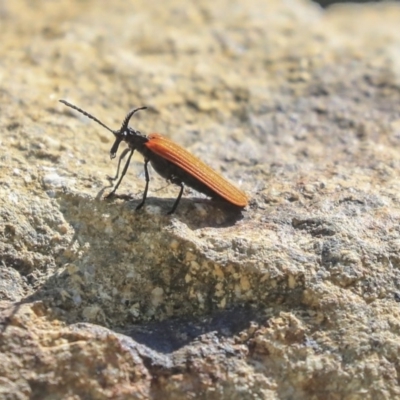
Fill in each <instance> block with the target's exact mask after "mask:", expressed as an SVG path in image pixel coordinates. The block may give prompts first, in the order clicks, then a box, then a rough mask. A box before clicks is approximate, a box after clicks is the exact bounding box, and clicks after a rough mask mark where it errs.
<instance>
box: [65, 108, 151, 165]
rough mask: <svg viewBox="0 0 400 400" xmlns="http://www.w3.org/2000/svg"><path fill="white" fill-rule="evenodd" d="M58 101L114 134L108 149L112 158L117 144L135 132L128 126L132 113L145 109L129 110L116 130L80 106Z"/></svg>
mask: <svg viewBox="0 0 400 400" xmlns="http://www.w3.org/2000/svg"><path fill="white" fill-rule="evenodd" d="M60 102H61V103H63V104H65V105H66V106H68V107H70V108H72V109H74V110H76V111H79V112H80V113H81V114H83V115H85V116H86V117H88V118H90V119H92V120H93V121H96V122H97V123H98V124H100V125H101V126H102V127H103V128H106V129H107V130H108V131H110V132H111V133H112V134H113V135H114V136H115V142H114V144H113V145H112V147H111V150H110V157H111V158H114V157H115V156H116V154H117V151H118V147H119V144H120V143H121V142H122V141H123V140H124V139H125V138H126V137H127V136H128V134H131V135H132V133H136V131H135V130H133V129H132V128H129V121H130V119H131V118H132V115H133V114H135V112H136V111H139V110H145V109H146V108H147V107H139V108H135V109H133V110H131V111H129V113H128V115H127V116H126V117H125V119H124V121H123V122H122V125H121V128H120V129H118V130H112V129H110V128H109V127H108V126H107V125H105V124H103V122H101V121H100V120H99V119H97V118H96V117H94V116H93V115H91V114H89V113H87V112H86V111H84V110H82V109H81V108H79V107H77V106H74V105H73V104H71V103H69V102H68V101H65V100H60Z"/></svg>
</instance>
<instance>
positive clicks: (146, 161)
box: [136, 160, 150, 210]
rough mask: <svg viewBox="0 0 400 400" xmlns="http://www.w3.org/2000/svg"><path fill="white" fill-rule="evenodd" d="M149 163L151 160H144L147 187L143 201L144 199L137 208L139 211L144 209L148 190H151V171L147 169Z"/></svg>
mask: <svg viewBox="0 0 400 400" xmlns="http://www.w3.org/2000/svg"><path fill="white" fill-rule="evenodd" d="M148 163H149V160H144V176H145V178H146V187H145V188H144V193H143V199H142V201H141V203H140V204H139V205H138V206H137V207H136V210H139V209H140V208H142V207H143V205H144V202H145V201H146V197H147V190H148V189H149V182H150V176H149V170H148V169H147V164H148Z"/></svg>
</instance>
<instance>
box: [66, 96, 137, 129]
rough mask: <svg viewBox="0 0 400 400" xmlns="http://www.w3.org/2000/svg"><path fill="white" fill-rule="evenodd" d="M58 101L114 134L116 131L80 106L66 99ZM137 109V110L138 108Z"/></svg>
mask: <svg viewBox="0 0 400 400" xmlns="http://www.w3.org/2000/svg"><path fill="white" fill-rule="evenodd" d="M60 102H61V103H63V104H65V105H66V106H68V107H71V108H73V109H74V110H76V111H79V112H80V113H81V114H83V115H85V116H86V117H88V118H90V119H92V120H93V121H96V122H97V123H98V124H100V125H101V126H102V127H104V128H106V129H107V130H109V131H110V132H111V133H113V134H114V135H115V133H116V132H115V131H113V130H112V129H110V128H109V127H108V126H107V125H105V124H103V123H102V122H101V121H100V120H98V119H97V118H96V117H93V115H91V114H89V113H87V112H86V111H83V110H82V109H81V108H79V107H77V106H74V105H73V104H71V103H68V101H66V100H60ZM138 110H139V109H138ZM135 111H137V110H134V111H133V113H134V112H135ZM133 113H132V114H131V115H130V117H131V116H132V115H133ZM128 115H129V114H128ZM130 117H129V118H130ZM125 121H126V119H125V120H124V124H125ZM128 122H129V119H128V121H126V123H128ZM123 126H124V125H123Z"/></svg>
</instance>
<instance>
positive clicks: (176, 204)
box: [167, 182, 184, 215]
mask: <svg viewBox="0 0 400 400" xmlns="http://www.w3.org/2000/svg"><path fill="white" fill-rule="evenodd" d="M177 185H179V186H180V187H181V190H180V192H179V194H178V197H177V198H176V200H175V203H174V205H173V206H172V208H171V210H169V211H168V212H167V214H168V215H170V214H173V213H174V212H175V210H176V207H178V204H179V202H180V201H181V197H182V193H183V189H184V185H183V183H182V182H179V183H177Z"/></svg>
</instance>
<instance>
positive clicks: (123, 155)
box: [107, 147, 130, 181]
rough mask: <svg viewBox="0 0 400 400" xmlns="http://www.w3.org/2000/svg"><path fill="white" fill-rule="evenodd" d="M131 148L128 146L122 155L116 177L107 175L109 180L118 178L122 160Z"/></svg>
mask: <svg viewBox="0 0 400 400" xmlns="http://www.w3.org/2000/svg"><path fill="white" fill-rule="evenodd" d="M129 150H130V148H129V147H127V148H126V149H125V150H124V151H123V152H122V153H121V155H120V157H119V160H118V167H117V173H116V174H115V176H114V177H112V176H109V175H107V179H108V180H109V181H115V180H116V179H118V176H119V168H120V167H121V161H122V160H123V159H124V157H125V156H126V155H127V154H128V153H129Z"/></svg>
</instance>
